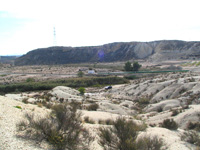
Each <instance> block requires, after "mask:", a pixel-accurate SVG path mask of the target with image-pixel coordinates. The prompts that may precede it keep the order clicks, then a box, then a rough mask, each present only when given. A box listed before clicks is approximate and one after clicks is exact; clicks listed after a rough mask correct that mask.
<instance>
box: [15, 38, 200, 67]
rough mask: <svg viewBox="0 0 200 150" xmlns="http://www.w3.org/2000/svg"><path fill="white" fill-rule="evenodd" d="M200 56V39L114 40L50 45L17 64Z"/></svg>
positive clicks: (29, 54) (18, 59)
mask: <svg viewBox="0 0 200 150" xmlns="http://www.w3.org/2000/svg"><path fill="white" fill-rule="evenodd" d="M194 58H200V42H185V41H154V42H127V43H111V44H105V45H102V46H90V47H89V46H88V47H49V48H41V49H36V50H32V51H30V52H28V53H27V54H26V55H23V56H21V57H19V58H17V59H16V61H15V64H16V65H53V64H67V63H86V62H114V61H127V60H130V59H148V60H150V61H161V60H177V59H194Z"/></svg>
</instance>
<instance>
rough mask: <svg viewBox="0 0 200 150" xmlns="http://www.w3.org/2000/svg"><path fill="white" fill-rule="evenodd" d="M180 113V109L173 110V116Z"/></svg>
mask: <svg viewBox="0 0 200 150" xmlns="http://www.w3.org/2000/svg"><path fill="white" fill-rule="evenodd" d="M178 114H179V111H178V110H173V111H172V115H171V116H176V115H178Z"/></svg>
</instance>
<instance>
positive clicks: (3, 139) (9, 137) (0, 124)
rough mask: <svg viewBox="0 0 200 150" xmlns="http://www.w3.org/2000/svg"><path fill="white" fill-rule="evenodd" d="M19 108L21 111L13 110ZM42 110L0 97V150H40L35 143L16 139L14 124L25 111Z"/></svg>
mask: <svg viewBox="0 0 200 150" xmlns="http://www.w3.org/2000/svg"><path fill="white" fill-rule="evenodd" d="M15 106H21V107H22V109H18V108H15ZM42 110H43V109H42V108H37V106H34V105H32V106H31V105H29V104H23V103H21V102H18V101H14V100H10V99H8V98H5V97H2V96H0V150H32V149H34V150H41V149H46V148H44V147H43V148H41V147H40V146H39V145H37V144H36V143H35V142H33V141H30V140H27V139H25V140H24V139H22V138H19V137H17V136H16V135H17V132H16V124H17V123H18V122H19V121H20V120H21V119H22V118H23V114H24V113H25V112H26V111H34V112H37V111H38V112H39V111H42Z"/></svg>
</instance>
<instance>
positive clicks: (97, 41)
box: [0, 0, 200, 55]
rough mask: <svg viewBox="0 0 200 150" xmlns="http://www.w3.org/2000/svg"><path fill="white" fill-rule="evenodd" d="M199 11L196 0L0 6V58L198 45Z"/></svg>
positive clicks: (48, 0)
mask: <svg viewBox="0 0 200 150" xmlns="http://www.w3.org/2000/svg"><path fill="white" fill-rule="evenodd" d="M199 6H200V0H0V55H22V54H26V53H27V52H28V51H31V50H33V49H37V48H45V47H51V46H72V47H77V46H96V45H103V44H107V43H112V42H131V41H141V42H148V41H155V40H184V41H199V40H200V9H199ZM54 28H55V35H56V36H54Z"/></svg>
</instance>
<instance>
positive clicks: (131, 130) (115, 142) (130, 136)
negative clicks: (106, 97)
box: [98, 118, 146, 150]
mask: <svg viewBox="0 0 200 150" xmlns="http://www.w3.org/2000/svg"><path fill="white" fill-rule="evenodd" d="M145 129H146V127H145V126H140V125H137V124H136V123H134V122H133V121H126V120H125V118H118V119H117V120H116V121H114V124H113V126H112V127H107V128H99V133H98V135H99V137H100V140H99V144H100V145H101V146H102V147H103V148H104V150H135V149H136V148H137V147H136V138H137V135H138V132H139V131H143V130H145Z"/></svg>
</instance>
